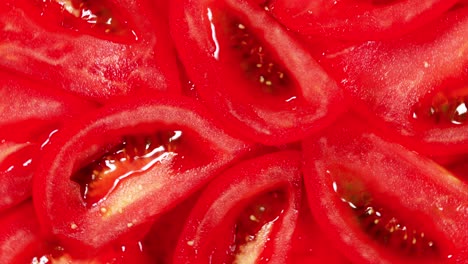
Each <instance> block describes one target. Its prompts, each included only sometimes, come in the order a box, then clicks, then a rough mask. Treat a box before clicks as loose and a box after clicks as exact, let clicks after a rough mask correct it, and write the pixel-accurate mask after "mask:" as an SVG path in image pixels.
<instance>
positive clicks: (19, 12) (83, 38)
mask: <svg viewBox="0 0 468 264" xmlns="http://www.w3.org/2000/svg"><path fill="white" fill-rule="evenodd" d="M159 5H162V4H159V1H156V2H154V1H149V0H148V1H135V0H105V1H85V0H83V1H82V0H72V1H61V0H44V1H28V0H8V1H2V2H1V4H0V28H1V30H0V42H1V43H2V44H1V45H0V66H2V67H5V68H8V69H10V70H13V71H16V72H19V73H22V74H25V75H27V76H29V77H31V78H34V79H37V80H44V81H47V82H49V83H51V84H55V85H58V86H59V87H61V88H63V89H65V90H68V91H72V92H74V93H76V94H79V95H83V96H86V97H89V98H93V99H97V100H99V101H106V100H108V99H109V98H111V97H116V96H122V95H127V94H130V93H139V92H141V93H151V92H154V91H171V92H172V91H173V92H180V91H179V90H180V85H179V82H178V76H177V68H176V64H175V56H174V51H173V48H172V45H171V42H170V40H169V33H168V29H167V23H166V22H164V21H163V20H162V17H161V16H159V14H158V11H159V10H157V9H158V6H159Z"/></svg>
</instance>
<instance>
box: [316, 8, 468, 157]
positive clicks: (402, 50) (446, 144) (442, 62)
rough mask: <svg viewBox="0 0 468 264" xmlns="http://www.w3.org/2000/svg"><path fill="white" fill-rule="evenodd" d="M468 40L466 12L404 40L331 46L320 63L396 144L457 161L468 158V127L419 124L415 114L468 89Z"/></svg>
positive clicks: (355, 105)
mask: <svg viewBox="0 0 468 264" xmlns="http://www.w3.org/2000/svg"><path fill="white" fill-rule="evenodd" d="M467 34H468V9H467V8H462V7H460V8H458V9H455V10H453V11H450V12H447V13H446V14H445V15H444V17H441V18H439V19H438V20H437V21H434V22H433V23H430V24H428V25H426V26H425V27H424V28H422V29H421V30H419V31H418V32H414V33H412V34H408V35H406V36H404V37H403V38H401V39H395V40H388V41H370V42H364V43H359V44H349V43H339V44H325V45H328V47H326V48H323V49H322V51H323V55H321V58H320V60H321V62H322V63H323V64H325V65H328V67H330V68H329V70H330V71H331V72H334V74H335V76H336V78H337V79H339V80H341V83H342V84H343V87H344V88H345V90H346V92H347V94H348V95H349V96H350V97H351V98H352V100H351V101H352V103H351V106H352V107H353V108H354V109H355V110H356V111H357V112H359V113H361V114H363V115H365V116H366V117H367V118H368V120H369V122H372V123H374V124H376V125H379V126H380V127H381V128H382V130H385V131H388V132H389V133H388V134H389V135H390V136H393V138H394V140H397V141H399V142H401V143H402V144H404V145H406V146H409V147H410V148H412V149H415V150H417V151H419V152H421V153H425V154H427V155H431V156H436V155H437V156H446V155H454V154H459V153H464V152H466V147H467V144H468V134H467V133H466V128H467V124H466V122H465V123H463V124H461V125H453V124H450V125H442V124H437V123H435V122H434V123H431V122H429V121H424V120H418V119H417V118H415V117H414V113H415V111H414V109H415V108H416V109H417V108H418V105H419V104H421V103H422V102H424V101H425V100H428V99H431V98H432V97H435V95H436V94H437V93H438V92H439V91H441V92H450V91H455V90H456V89H461V88H464V87H466V83H467V81H468V71H467V67H468V56H467V55H466V45H465V44H466V41H465V39H464V36H466V35H467ZM317 46H320V45H317ZM318 49H319V50H320V48H318ZM465 93H466V88H465ZM424 111H427V112H429V110H428V109H421V112H424Z"/></svg>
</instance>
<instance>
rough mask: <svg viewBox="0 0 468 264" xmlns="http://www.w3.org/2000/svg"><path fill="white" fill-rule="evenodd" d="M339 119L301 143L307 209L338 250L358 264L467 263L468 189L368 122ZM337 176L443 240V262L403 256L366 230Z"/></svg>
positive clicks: (433, 163) (441, 258) (431, 162)
mask: <svg viewBox="0 0 468 264" xmlns="http://www.w3.org/2000/svg"><path fill="white" fill-rule="evenodd" d="M339 121H341V122H338V123H337V124H336V125H335V126H332V127H330V128H329V129H327V130H325V131H323V132H322V134H321V135H316V136H314V137H310V138H307V139H305V140H304V142H303V150H304V151H303V155H304V164H305V165H304V179H305V187H306V191H307V197H308V200H309V205H310V207H311V210H312V214H313V216H314V218H315V219H316V221H317V223H318V224H319V226H320V227H321V230H323V232H325V233H326V234H327V236H328V237H330V238H334V239H333V240H332V241H333V243H334V244H335V247H336V249H338V250H340V252H341V253H342V254H343V255H344V256H346V257H347V258H348V259H349V260H350V261H352V262H353V263H433V262H434V263H441V262H442V263H464V262H466V261H467V259H466V256H467V254H466V253H467V252H466V247H465V246H464V245H466V244H467V243H468V241H467V239H468V234H467V230H468V229H467V222H466V219H467V210H465V209H464V208H465V207H466V204H467V201H468V191H467V190H468V189H467V188H468V185H466V183H464V182H462V181H460V180H459V179H457V178H456V177H455V176H454V175H452V174H451V173H450V172H448V171H446V170H445V169H443V168H442V167H440V166H439V165H438V164H436V163H435V162H433V161H432V160H429V159H427V158H426V157H423V156H420V155H419V154H417V153H415V152H413V151H410V150H407V149H405V148H404V147H402V146H401V145H399V144H397V143H393V142H389V141H386V140H384V139H382V138H380V136H379V135H378V133H376V131H375V130H374V129H369V128H368V127H366V126H365V123H364V121H363V120H359V119H357V118H352V117H349V116H347V117H346V116H345V117H343V118H342V119H341V120H339ZM343 135H346V137H343ZM334 171H335V172H336V171H344V174H346V173H348V174H349V175H352V176H350V177H355V178H356V179H359V181H362V182H363V183H365V186H368V187H369V191H370V194H371V195H373V196H372V199H374V200H376V201H378V202H380V203H383V206H387V209H388V210H390V211H393V212H396V214H397V215H395V217H396V218H398V217H400V218H404V219H405V221H407V222H408V221H409V223H410V224H411V223H412V224H413V225H415V226H417V228H418V229H420V230H423V231H422V232H425V231H427V232H426V235H430V236H432V237H433V239H434V240H435V241H437V243H438V248H439V249H440V256H439V257H440V258H439V259H437V258H434V260H431V259H428V258H423V259H418V258H405V257H404V256H405V255H399V253H398V252H392V251H391V250H390V249H388V248H385V247H384V246H382V245H380V244H378V243H377V242H376V241H374V240H373V238H371V237H370V236H368V235H367V234H366V233H365V232H363V231H362V229H361V227H360V226H358V225H357V221H356V219H357V217H356V215H355V214H352V213H351V209H350V206H349V205H347V204H345V203H344V202H343V200H341V199H342V198H343V197H341V196H340V195H339V194H337V192H336V191H335V188H336V187H335V186H336V185H335V183H336V182H338V180H336V179H338V178H333V177H332V176H333V175H337V174H336V173H334ZM350 173H351V174H350ZM348 174H346V175H348ZM383 175H384V176H385V179H382V176H383ZM338 183H339V182H338ZM441 208H442V209H441ZM445 254H446V255H445ZM445 257H447V258H445ZM444 258H445V259H444ZM431 261H433V262H431Z"/></svg>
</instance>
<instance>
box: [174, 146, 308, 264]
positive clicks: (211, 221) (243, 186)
mask: <svg viewBox="0 0 468 264" xmlns="http://www.w3.org/2000/svg"><path fill="white" fill-rule="evenodd" d="M300 174H301V172H300V153H299V152H296V151H282V152H276V153H270V154H266V155H263V156H260V157H257V158H254V159H251V160H247V161H244V162H242V163H239V164H237V165H235V166H234V167H232V168H230V169H228V170H226V171H225V172H223V174H222V175H220V176H218V177H217V178H216V179H215V180H214V181H213V182H212V183H210V184H209V185H208V186H207V187H206V189H204V190H203V192H202V193H201V195H200V198H199V199H198V201H197V203H196V204H195V206H194V208H193V209H192V212H191V213H190V215H189V217H188V220H187V222H186V224H185V227H184V230H183V231H182V234H181V235H180V239H179V242H178V245H177V248H176V250H175V252H177V253H178V254H176V255H175V256H174V263H187V262H191V263H205V262H207V261H213V262H214V263H226V262H227V261H229V256H228V253H227V251H230V250H232V249H230V246H231V244H230V243H232V242H233V241H232V239H231V237H232V236H234V234H233V232H234V231H233V229H234V228H235V227H234V226H235V225H236V222H235V221H236V220H235V219H236V217H237V216H238V215H239V214H240V213H241V211H242V210H244V208H245V206H246V205H247V204H248V203H249V201H251V200H252V199H253V198H254V197H255V196H257V195H259V194H262V193H264V192H268V191H272V190H276V189H284V190H285V191H286V192H287V205H286V207H285V208H284V211H283V213H282V215H281V216H279V217H278V220H277V221H278V222H276V223H275V224H274V226H275V227H273V231H272V233H271V234H269V235H268V238H261V239H262V240H263V239H266V241H264V242H265V244H263V245H262V246H261V247H262V248H263V249H262V251H263V252H260V253H259V256H258V258H256V261H257V262H262V261H269V262H270V263H285V261H286V260H287V259H288V257H289V251H290V249H291V248H290V246H291V245H290V244H289V239H290V238H291V236H292V233H293V231H294V229H295V226H296V221H297V216H298V209H299V206H300V205H299V204H300V197H301V196H300V195H301V192H300V191H301V177H300V176H301V175H300ZM221 204H222V206H221ZM275 230H276V231H275ZM267 241H270V242H267ZM250 253H252V254H256V253H258V252H250ZM237 254H240V253H237ZM238 261H241V262H242V259H240V260H238Z"/></svg>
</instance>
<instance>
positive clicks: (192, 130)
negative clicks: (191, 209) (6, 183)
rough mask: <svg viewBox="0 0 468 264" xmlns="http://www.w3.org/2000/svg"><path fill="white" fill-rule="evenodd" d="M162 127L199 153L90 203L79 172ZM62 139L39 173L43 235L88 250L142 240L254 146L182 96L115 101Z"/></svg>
mask: <svg viewBox="0 0 468 264" xmlns="http://www.w3.org/2000/svg"><path fill="white" fill-rule="evenodd" d="M165 127H169V128H174V127H175V128H177V129H181V130H182V131H183V137H184V138H185V139H184V140H185V141H186V142H189V143H190V144H193V145H190V146H191V147H194V148H193V149H188V150H187V151H185V152H184V153H185V154H184V153H182V154H181V156H176V157H175V158H168V159H167V162H166V160H161V162H160V163H158V164H157V165H155V166H154V167H151V169H148V170H147V171H145V172H142V173H139V174H138V175H137V176H132V177H129V178H125V179H124V180H122V181H120V182H119V183H118V186H117V188H115V189H114V190H112V191H111V192H110V193H109V194H108V195H106V196H105V198H104V199H101V200H100V201H99V202H98V203H97V204H95V205H86V204H85V202H84V200H83V198H82V196H81V195H82V194H81V192H80V186H79V184H77V183H76V182H74V181H72V180H71V177H72V175H73V174H74V173H76V172H77V171H78V170H79V169H80V168H81V167H83V166H84V165H86V164H87V163H88V162H90V161H92V159H93V157H96V154H99V153H101V152H102V151H107V149H108V148H109V146H112V145H114V144H116V142H118V141H119V140H120V139H121V137H122V136H126V135H132V133H142V132H141V130H142V129H144V130H145V131H146V132H147V133H151V132H155V131H156V132H157V131H158V130H159V129H164V128H165ZM59 136H60V137H58V138H57V139H56V140H55V141H53V142H52V143H51V144H50V146H48V148H47V150H46V151H45V153H46V154H45V155H44V158H43V160H42V163H41V167H39V168H38V169H37V173H36V174H35V176H34V177H35V178H34V186H33V194H34V197H35V200H34V202H35V206H36V209H37V211H38V214H39V219H40V222H41V225H42V227H43V229H44V231H45V232H47V233H48V234H52V235H54V236H57V237H58V238H59V239H60V242H62V243H63V244H64V245H65V246H67V247H70V248H75V249H78V248H80V247H84V248H89V249H90V250H91V251H92V250H98V249H100V248H102V247H103V246H105V245H106V244H108V243H110V242H111V241H115V240H117V241H122V240H125V239H129V238H128V236H131V237H133V238H135V239H139V238H141V237H139V236H140V235H138V232H147V228H146V227H145V226H146V225H148V224H150V223H151V221H153V220H155V218H156V217H157V216H158V215H160V214H162V213H164V212H165V211H167V210H169V209H170V208H172V207H173V206H175V205H176V204H177V203H179V202H180V201H181V200H182V199H184V198H185V197H187V196H188V195H190V194H191V193H193V192H195V191H196V190H197V189H199V188H200V187H201V186H202V185H203V184H204V183H206V182H207V181H208V180H210V179H211V178H212V177H213V176H214V175H215V174H216V173H217V172H218V171H219V170H220V169H222V168H223V167H224V166H226V165H227V164H229V163H230V162H232V161H233V160H234V159H236V158H238V157H239V156H241V155H242V154H244V153H246V152H247V151H248V150H249V148H251V147H253V144H251V143H248V142H245V141H241V140H238V139H236V138H234V137H232V136H230V135H229V134H227V133H226V132H225V130H224V129H223V128H222V127H221V126H219V125H218V123H217V121H215V120H213V119H212V118H211V117H210V114H209V113H208V112H207V110H205V109H204V108H203V107H202V106H201V105H199V104H198V103H197V102H195V101H191V100H189V99H184V98H179V97H175V98H170V99H169V98H166V99H143V98H133V99H132V100H127V101H120V102H115V104H114V105H108V106H106V107H105V108H103V109H102V110H100V111H98V112H96V113H95V114H94V115H91V116H88V117H83V119H81V120H79V121H74V124H73V125H71V126H69V127H67V128H66V129H65V128H64V130H63V131H62V133H61V134H60V135H59ZM195 147H196V148H195ZM197 151H198V152H197ZM195 157H196V158H195ZM152 197H159V198H158V199H157V200H154V199H153V198H152ZM120 212H122V213H120ZM133 238H132V239H133Z"/></svg>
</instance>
